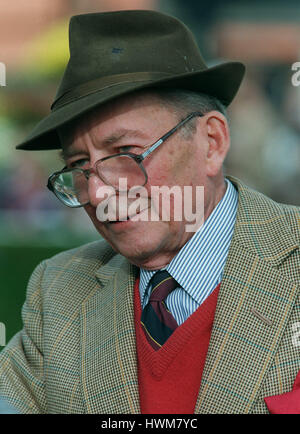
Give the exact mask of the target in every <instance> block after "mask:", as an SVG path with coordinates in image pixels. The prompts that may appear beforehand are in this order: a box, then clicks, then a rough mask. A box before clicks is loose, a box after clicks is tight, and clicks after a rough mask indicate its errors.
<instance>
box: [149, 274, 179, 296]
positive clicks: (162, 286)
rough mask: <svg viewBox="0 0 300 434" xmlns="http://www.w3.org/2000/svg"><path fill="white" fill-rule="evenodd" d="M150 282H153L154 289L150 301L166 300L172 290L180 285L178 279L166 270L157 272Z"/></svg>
mask: <svg viewBox="0 0 300 434" xmlns="http://www.w3.org/2000/svg"><path fill="white" fill-rule="evenodd" d="M150 283H151V284H152V290H151V294H150V300H149V302H151V301H163V300H165V298H167V296H168V295H169V294H170V292H172V291H173V289H175V288H177V286H179V285H178V283H177V282H176V280H175V279H174V278H173V277H172V276H171V275H170V274H169V273H168V272H167V271H166V270H162V271H158V272H157V273H155V274H154V276H153V277H152V279H151V281H150Z"/></svg>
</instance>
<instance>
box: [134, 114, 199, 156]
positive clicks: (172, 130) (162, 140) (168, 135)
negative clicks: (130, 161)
mask: <svg viewBox="0 0 300 434" xmlns="http://www.w3.org/2000/svg"><path fill="white" fill-rule="evenodd" d="M195 116H203V114H202V113H200V112H193V113H191V114H190V115H189V116H187V117H186V118H185V119H183V120H182V121H181V122H179V124H177V125H176V126H175V127H174V128H172V129H171V130H170V131H168V132H167V133H166V134H165V135H164V136H162V137H161V138H160V139H159V140H157V142H155V143H153V145H152V146H150V148H149V149H147V151H145V152H144V153H143V154H141V155H140V157H141V158H140V160H141V161H142V160H144V159H145V158H146V157H147V155H149V154H150V153H151V152H153V151H154V150H155V149H156V148H157V147H158V146H160V145H161V144H162V143H163V142H164V141H165V140H167V138H168V137H170V136H171V135H172V134H173V133H175V131H176V130H177V129H178V128H180V127H181V126H182V125H184V124H185V123H186V122H188V121H189V120H190V119H192V118H194V117H195Z"/></svg>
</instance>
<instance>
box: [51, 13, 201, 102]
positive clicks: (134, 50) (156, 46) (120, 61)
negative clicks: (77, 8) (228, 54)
mask: <svg viewBox="0 0 300 434" xmlns="http://www.w3.org/2000/svg"><path fill="white" fill-rule="evenodd" d="M69 43H70V60H69V63H68V66H67V68H66V71H65V74H64V76H63V79H62V81H61V84H60V87H59V89H58V92H57V95H56V98H55V99H56V100H57V99H58V98H60V96H61V95H63V94H64V93H65V92H66V91H68V90H70V89H72V88H75V87H77V86H80V85H81V84H83V83H86V82H88V81H92V80H95V79H98V78H101V77H110V76H113V75H118V74H127V73H139V72H149V73H153V72H154V73H162V74H170V75H171V74H172V75H174V74H184V73H188V72H193V71H194V70H198V71H199V70H202V69H206V65H205V63H204V61H203V58H202V56H201V54H200V51H199V49H198V46H197V43H196V41H195V39H194V36H193V34H192V33H191V32H190V30H189V29H188V28H187V27H186V26H185V25H184V24H183V23H182V22H181V21H179V20H177V19H176V18H173V17H171V16H168V15H165V14H162V13H160V12H155V11H145V10H129V11H118V12H104V13H92V14H83V15H75V16H73V17H72V18H71V21H70V27H69Z"/></svg>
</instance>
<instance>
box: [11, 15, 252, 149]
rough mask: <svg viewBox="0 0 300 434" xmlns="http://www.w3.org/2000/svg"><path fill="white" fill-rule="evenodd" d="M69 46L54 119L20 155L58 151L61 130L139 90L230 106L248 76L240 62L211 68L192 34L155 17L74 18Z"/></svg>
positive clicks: (31, 138) (39, 129)
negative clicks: (201, 96) (198, 95)
mask: <svg viewBox="0 0 300 434" xmlns="http://www.w3.org/2000/svg"><path fill="white" fill-rule="evenodd" d="M69 41H70V59H69V62H68V65H67V67H66V70H65V72H64V75H63V78H62V81H61V84H60V86H59V89H58V91H57V94H56V97H55V100H54V102H53V104H52V106H51V113H50V114H49V115H48V116H47V117H45V118H44V119H43V120H42V121H41V122H39V123H38V124H37V126H36V127H35V128H34V130H33V131H32V133H31V134H30V135H29V136H28V137H27V138H26V140H24V141H23V142H22V143H21V144H19V145H18V146H17V149H26V150H43V149H58V148H60V142H59V138H58V135H57V132H56V129H57V128H58V127H61V126H62V125H64V124H65V123H67V122H69V121H71V120H73V119H74V118H76V117H79V116H80V115H82V114H83V113H85V112H87V111H89V110H91V109H93V108H94V107H98V106H100V105H101V104H104V103H106V102H108V101H111V100H113V99H115V98H118V97H120V96H122V95H126V94H129V93H131V92H134V91H137V90H139V89H148V88H180V89H189V90H192V91H196V92H197V91H198V92H202V93H205V94H208V95H212V96H215V97H217V98H219V100H221V101H222V102H223V103H224V104H225V105H229V104H230V102H231V101H232V100H233V98H234V96H235V94H236V92H237V90H238V88H239V86H240V83H241V81H242V78H243V76H244V72H245V67H244V65H243V64H242V63H239V62H228V63H223V64H221V65H217V66H214V67H211V68H208V67H207V66H206V65H205V63H204V60H203V58H202V56H201V53H200V51H199V49H198V46H197V44H196V41H195V39H194V37H193V35H192V33H191V32H190V30H189V29H188V28H187V27H186V26H185V25H184V24H183V23H182V22H181V21H179V20H178V19H176V18H174V17H171V16H168V15H165V14H162V13H159V12H155V11H146V10H130V11H118V12H105V13H93V14H83V15H76V16H73V17H72V18H71V20H70V28H69Z"/></svg>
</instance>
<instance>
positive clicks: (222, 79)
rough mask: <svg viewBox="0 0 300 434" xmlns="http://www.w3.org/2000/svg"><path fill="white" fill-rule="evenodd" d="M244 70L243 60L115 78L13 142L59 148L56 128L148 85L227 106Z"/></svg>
mask: <svg viewBox="0 0 300 434" xmlns="http://www.w3.org/2000/svg"><path fill="white" fill-rule="evenodd" d="M244 73H245V66H244V65H243V64H242V63H240V62H228V63H223V64H220V65H217V66H214V67H211V68H207V69H205V70H202V71H194V72H189V73H186V74H180V75H175V76H172V77H168V78H161V79H154V80H149V79H147V80H143V81H141V80H137V81H134V80H133V81H132V82H118V83H117V84H114V85H111V86H106V87H104V88H103V86H102V87H101V86H99V89H97V90H93V91H92V92H90V93H88V94H87V95H83V96H80V97H78V98H76V99H75V100H73V101H72V102H69V103H68V104H65V105H62V106H61V107H60V108H57V109H56V110H54V111H52V112H51V113H50V114H49V115H48V116H47V117H45V118H44V119H43V120H42V121H41V122H39V123H38V124H37V125H36V127H35V128H34V130H33V131H32V133H31V134H30V135H29V136H28V137H27V138H26V139H25V140H24V141H23V142H22V143H20V144H19V145H17V146H16V149H22V150H32V151H33V150H36V151H38V150H49V149H60V148H61V145H60V142H59V137H58V135H57V131H56V129H57V128H59V127H61V126H63V125H64V124H66V123H67V122H69V121H72V120H74V119H75V118H77V117H80V116H81V115H82V114H84V113H86V112H88V111H89V110H91V109H93V108H95V107H97V106H100V105H102V104H104V103H107V102H109V101H111V100H113V99H116V98H118V97H120V96H124V95H126V94H129V93H132V92H134V91H137V90H142V89H147V88H149V89H151V88H178V89H187V90H191V91H194V92H202V93H205V94H207V95H211V96H214V97H216V98H218V99H219V100H220V101H221V102H222V103H223V104H224V105H225V106H228V105H229V104H230V103H231V101H232V100H233V98H234V97H235V95H236V93H237V91H238V89H239V87H240V84H241V81H242V79H243V76H244ZM137 77H138V73H137Z"/></svg>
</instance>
